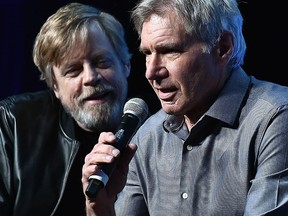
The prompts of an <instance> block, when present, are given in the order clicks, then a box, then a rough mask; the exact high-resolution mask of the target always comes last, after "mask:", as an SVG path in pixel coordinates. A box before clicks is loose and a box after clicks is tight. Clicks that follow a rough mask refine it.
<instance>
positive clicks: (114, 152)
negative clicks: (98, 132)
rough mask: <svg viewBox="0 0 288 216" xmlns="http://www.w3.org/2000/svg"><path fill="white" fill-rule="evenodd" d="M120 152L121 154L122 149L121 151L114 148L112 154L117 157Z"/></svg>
mask: <svg viewBox="0 0 288 216" xmlns="http://www.w3.org/2000/svg"><path fill="white" fill-rule="evenodd" d="M119 154H120V151H119V150H118V149H113V151H112V155H113V156H114V157H117V156H118V155H119Z"/></svg>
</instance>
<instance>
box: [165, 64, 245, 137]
mask: <svg viewBox="0 0 288 216" xmlns="http://www.w3.org/2000/svg"><path fill="white" fill-rule="evenodd" d="M249 85H250V78H249V76H248V75H247V74H246V73H245V72H244V70H243V69H242V68H241V67H239V68H237V69H235V70H233V71H232V72H231V75H230V77H229V78H228V80H227V82H226V84H225V86H224V87H223V89H222V90H221V91H220V94H219V96H218V98H217V99H216V101H215V102H214V103H213V104H212V106H211V107H210V108H209V110H208V111H207V112H206V113H205V114H204V115H203V116H210V117H212V118H213V119H218V120H220V121H222V122H224V123H226V124H229V125H234V123H235V122H236V120H237V117H238V114H239V112H240V109H241V107H242V102H243V100H244V98H245V95H246V92H247V91H248V89H249ZM203 116H202V118H203ZM202 118H201V119H202ZM201 119H200V120H201ZM200 120H199V121H200ZM199 121H198V122H199ZM163 128H164V130H165V131H168V132H173V133H177V134H178V135H180V136H181V137H183V138H184V137H187V135H188V133H189V132H188V129H187V127H186V125H185V124H184V118H183V117H178V116H173V115H167V118H166V119H165V120H164V122H163ZM180 129H181V130H180ZM182 133H183V134H182Z"/></svg>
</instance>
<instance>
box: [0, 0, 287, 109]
mask: <svg viewBox="0 0 288 216" xmlns="http://www.w3.org/2000/svg"><path fill="white" fill-rule="evenodd" d="M69 2H72V1H68V0H49V1H48V0H47V1H43V0H0V100H1V99H4V98H6V97H7V96H10V95H14V94H19V93H22V92H27V91H36V90H41V89H44V88H46V84H45V83H44V82H42V81H40V80H39V72H38V70H37V69H36V67H35V66H34V64H33V61H32V46H33V42H34V39H35V37H36V35H37V33H38V31H39V30H40V28H41V26H42V24H43V23H44V22H45V20H46V19H47V18H48V17H49V16H50V15H51V14H52V13H54V12H55V11H56V10H57V9H58V8H59V7H61V6H63V5H65V4H67V3H69ZM78 2H81V3H86V4H90V5H93V6H96V7H99V8H100V9H102V10H105V11H106V12H109V13H111V14H112V15H114V16H115V17H116V18H117V19H118V20H119V21H120V22H121V23H122V24H123V26H124V28H125V29H126V40H127V43H128V46H129V48H130V52H132V53H133V58H132V73H131V76H130V78H129V95H128V96H129V97H136V96H140V97H142V98H144V99H145V100H146V102H147V103H148V105H149V108H150V111H151V112H154V111H156V110H157V109H158V108H159V102H158V100H157V99H156V96H155V94H154V92H153V91H152V88H151V87H150V86H149V84H148V82H147V81H146V79H145V64H144V59H143V56H142V55H140V54H139V53H138V45H139V41H138V36H137V34H136V32H135V31H134V29H133V27H132V24H131V22H130V19H129V11H131V9H132V8H133V7H134V6H135V3H136V0H94V1H93V0H90V1H88V0H86V1H83V0H82V1H81V0H79V1H78ZM284 2H285V1H283V4H284ZM277 3H278V4H276V2H275V4H269V1H260V0H253V1H252V0H246V2H241V3H240V10H241V11H242V14H243V17H244V27H243V33H244V36H245V38H246V43H247V47H248V48H247V53H246V57H245V65H244V69H245V70H246V72H247V73H248V74H251V75H254V76H255V77H257V78H259V79H264V80H268V81H272V82H276V83H279V84H282V85H288V78H286V76H287V75H286V74H285V73H286V72H285V71H286V63H287V61H288V59H287V57H288V56H287V48H288V45H287V40H288V33H287V31H286V29H285V28H287V22H286V21H287V11H285V7H284V5H279V1H278V2H277Z"/></svg>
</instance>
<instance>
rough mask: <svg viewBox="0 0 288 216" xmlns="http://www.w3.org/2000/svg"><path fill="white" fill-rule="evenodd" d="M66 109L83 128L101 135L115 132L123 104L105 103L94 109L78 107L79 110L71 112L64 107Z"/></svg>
mask: <svg viewBox="0 0 288 216" xmlns="http://www.w3.org/2000/svg"><path fill="white" fill-rule="evenodd" d="M122 103H124V102H122ZM64 109H65V110H66V111H67V112H68V113H70V115H71V116H72V117H73V118H74V119H75V120H76V121H77V122H78V123H80V124H81V125H82V127H85V128H86V129H89V130H91V131H93V132H96V133H101V132H103V131H113V130H115V127H116V126H117V125H118V124H119V123H120V120H121V116H122V109H123V104H121V103H120V102H119V101H118V102H117V103H114V104H111V103H105V104H99V105H95V106H93V107H91V106H89V107H84V108H83V107H78V109H75V110H71V109H69V108H68V107H67V106H65V105H64Z"/></svg>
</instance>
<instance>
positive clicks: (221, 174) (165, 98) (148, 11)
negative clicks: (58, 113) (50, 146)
mask: <svg viewBox="0 0 288 216" xmlns="http://www.w3.org/2000/svg"><path fill="white" fill-rule="evenodd" d="M132 20H133V22H134V24H135V28H136V30H137V32H138V33H139V36H140V38H141V43H140V51H141V52H142V53H143V54H144V55H145V58H146V74H145V75H146V78H147V80H148V82H149V83H150V84H151V87H152V88H153V89H154V91H155V93H156V94H157V96H158V98H159V100H160V102H161V106H162V109H161V110H159V111H158V112H157V113H155V114H154V115H152V116H151V117H150V118H149V119H148V120H146V122H145V123H144V124H143V125H142V127H141V128H140V129H139V130H138V132H137V133H136V135H135V136H134V137H133V139H132V141H131V143H134V144H136V145H137V146H138V149H137V151H136V153H135V155H134V157H133V159H132V160H131V162H130V164H129V167H128V165H127V166H119V167H118V171H119V172H120V171H122V172H121V173H122V174H123V175H120V176H118V177H117V178H114V179H113V180H112V179H110V181H111V182H110V184H107V186H106V187H105V188H104V189H102V190H101V191H100V192H99V194H98V196H96V198H92V199H88V202H87V203H88V205H87V213H88V214H89V215H114V214H116V215H121V216H128V215H129V216H135V215H137V216H140V215H141V216H144V215H145V216H146V215H153V216H159V215H171V216H176V215H179V216H184V215H185V216H186V215H187V216H191V215H193V216H202V215H205V216H212V215H216V216H231V215H233V216H243V215H245V216H256V215H277V216H279V215H281V216H282V215H287V212H288V189H287V188H288V187H287V185H288V124H287V122H288V88H287V87H284V86H280V85H277V84H275V83H271V82H267V81H262V80H258V79H256V78H255V77H253V76H248V75H247V74H246V73H245V72H244V70H243V68H242V65H243V63H244V55H245V52H246V45H245V40H244V37H243V35H242V24H243V18H242V16H241V13H240V11H239V8H238V5H237V1H236V0H217V1H215V0H141V1H140V2H139V3H138V4H137V6H136V7H135V8H134V10H133V11H132ZM109 144H111V138H110V137H109V133H101V135H100V137H99V142H98V144H97V145H96V147H95V148H94V151H93V152H91V153H90V154H89V155H88V156H87V157H86V159H87V160H86V161H85V165H84V167H83V180H84V183H85V181H87V178H88V176H89V175H91V174H92V167H93V172H94V171H95V170H99V169H101V167H99V164H102V163H109V162H107V161H105V158H106V157H108V156H110V157H111V152H113V148H111V145H109ZM122 165H124V164H122ZM128 168H129V171H128V175H127V176H126V175H125V174H126V173H127V170H128ZM126 178H127V181H126ZM124 185H125V187H124ZM122 189H123V190H122ZM121 191H122V192H121ZM115 200H116V203H115V206H113V203H114V201H115ZM114 207H115V209H114ZM104 213H105V214H104Z"/></svg>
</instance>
